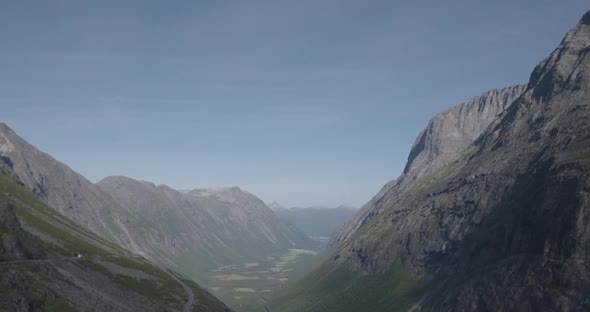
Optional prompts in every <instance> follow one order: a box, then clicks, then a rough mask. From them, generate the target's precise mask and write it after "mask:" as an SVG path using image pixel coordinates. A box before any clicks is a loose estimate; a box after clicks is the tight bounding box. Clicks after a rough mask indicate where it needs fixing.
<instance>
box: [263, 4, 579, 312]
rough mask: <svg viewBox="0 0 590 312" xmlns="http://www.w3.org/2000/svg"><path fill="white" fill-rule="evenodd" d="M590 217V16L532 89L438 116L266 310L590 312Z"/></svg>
mask: <svg viewBox="0 0 590 312" xmlns="http://www.w3.org/2000/svg"><path fill="white" fill-rule="evenodd" d="M484 74H485V73H484ZM589 216H590V12H587V13H586V14H585V15H584V16H583V18H582V19H581V21H580V22H579V23H578V24H577V25H576V26H575V27H574V28H573V29H572V30H571V31H570V32H568V33H567V35H566V36H565V38H564V39H563V41H562V42H561V44H560V45H559V47H558V48H557V49H556V50H555V51H553V53H551V55H549V57H547V58H546V59H545V60H543V61H542V62H541V63H540V64H539V65H537V66H536V67H535V69H534V70H533V72H532V74H531V76H530V80H529V83H528V84H527V85H526V86H514V87H509V88H504V89H498V90H493V91H490V92H487V93H485V94H483V95H481V96H479V97H476V98H473V99H471V100H469V101H467V102H465V103H463V104H460V105H459V106H456V107H454V108H451V109H450V110H448V111H446V112H444V113H441V114H439V115H437V116H436V117H434V118H433V119H432V120H431V121H430V122H429V123H428V126H427V128H426V129H425V130H424V131H422V132H421V133H420V134H419V136H418V138H417V139H416V143H415V144H414V146H413V147H412V150H411V152H410V155H409V157H408V162H407V165H406V168H405V170H404V172H403V174H402V175H401V176H400V177H399V178H398V179H396V180H394V181H391V182H390V183H388V184H386V185H385V186H384V187H383V188H382V189H381V191H380V192H379V193H378V194H377V195H376V196H375V197H374V198H373V199H371V201H369V202H368V203H367V204H366V205H365V206H364V207H362V209H361V210H360V211H359V212H358V213H357V214H356V216H355V217H354V218H353V219H352V220H351V221H350V222H348V223H347V224H346V225H345V226H343V227H342V228H341V229H340V230H338V231H337V232H336V233H335V234H334V235H333V237H332V241H331V243H330V246H331V248H333V249H334V250H335V251H334V252H332V253H331V254H330V257H329V260H328V261H326V262H325V263H324V264H323V265H322V266H321V267H320V268H318V269H317V270H315V271H314V272H312V273H311V274H309V276H308V277H306V278H304V279H302V280H300V281H298V282H296V283H292V284H290V285H288V286H287V287H285V288H283V289H282V290H280V291H279V292H278V293H277V294H275V296H274V298H273V299H272V301H271V305H270V307H271V309H272V311H281V312H289V311H293V312H295V311H310V312H313V311H318V312H319V311H343V312H346V311H424V310H426V311H590V300H589V299H588V298H590V265H589V262H588V261H587V260H588V256H589V253H590V217H589Z"/></svg>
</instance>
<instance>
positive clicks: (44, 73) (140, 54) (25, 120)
mask: <svg viewBox="0 0 590 312" xmlns="http://www.w3.org/2000/svg"><path fill="white" fill-rule="evenodd" d="M587 9H590V5H589V4H588V1H587V0H583V1H574V0H572V1H555V0H551V1H543V0H534V1H533V0H529V1H514V0H513V1H473V0H470V1H439V0H430V1H392V0H390V1H360V0H355V1H336V0H325V1H322V0H313V1H311V0H299V1H282V0H272V1H223V0H221V1H220V0H217V1H197V0H193V1H143V0H142V1H121V0H117V1H81V0H75V1H58V0H54V1H25V0H19V1H8V0H0V112H1V113H0V114H1V115H0V116H1V118H0V120H3V121H5V122H7V123H8V124H9V125H10V126H11V127H12V128H13V129H15V131H17V133H19V134H21V135H22V136H23V137H24V138H25V139H27V140H29V141H30V142H31V143H33V144H35V145H36V146H38V147H39V148H41V149H42V150H44V151H46V152H48V153H49V154H51V155H53V156H54V157H56V158H57V159H59V160H61V161H63V162H65V163H67V164H68V165H70V166H71V167H72V168H73V169H75V170H76V171H78V172H80V173H82V174H84V175H85V176H86V177H88V178H89V179H91V180H92V181H97V180H99V179H101V178H103V177H105V176H108V175H114V174H119V175H127V176H130V177H133V178H138V179H145V180H150V181H154V182H156V183H163V184H168V185H170V186H172V187H176V188H196V187H210V186H226V185H227V186H230V185H238V186H240V187H242V188H244V189H246V190H248V191H250V192H252V193H254V194H256V195H258V196H259V197H261V198H262V199H263V200H265V201H275V200H276V201H279V202H281V203H283V204H284V205H287V206H294V205H298V206H303V205H312V204H324V205H337V204H349V205H360V204H362V203H364V202H366V201H367V200H368V199H369V198H370V197H371V196H372V195H373V194H374V193H376V192H377V191H378V190H379V188H380V187H381V186H382V185H383V184H384V183H385V182H387V181H388V180H390V179H393V178H395V177H397V176H398V175H399V174H400V172H401V171H402V169H403V166H404V164H405V161H406V159H407V155H408V152H409V148H410V146H411V145H412V143H413V141H414V138H415V137H416V135H417V133H418V132H419V131H420V130H421V129H422V128H423V127H424V126H425V124H426V122H427V121H428V119H429V118H430V117H432V116H433V115H435V114H436V113H438V112H440V111H442V110H444V109H445V108H447V107H450V106H453V105H455V104H458V103H459V102H461V101H463V100H465V99H467V98H469V97H472V96H475V95H478V94H480V93H482V92H483V91H486V90H488V89H491V88H496V87H504V86H508V85H512V84H516V83H524V82H526V81H527V80H528V77H529V74H530V72H531V70H532V68H533V67H534V65H535V64H536V63H538V62H539V61H540V60H541V59H542V58H543V57H545V56H546V55H547V54H548V53H550V52H551V51H552V50H553V49H554V48H555V47H556V46H557V45H558V44H559V41H560V40H561V38H562V37H563V35H564V34H565V32H566V31H567V30H568V29H569V28H571V27H572V26H573V25H574V24H575V23H576V22H577V21H578V19H579V18H580V17H581V16H582V15H583V13H584V12H585V10H587Z"/></svg>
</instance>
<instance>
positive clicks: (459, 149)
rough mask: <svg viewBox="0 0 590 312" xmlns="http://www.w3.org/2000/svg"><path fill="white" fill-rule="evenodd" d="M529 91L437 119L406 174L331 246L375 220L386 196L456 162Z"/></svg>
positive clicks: (477, 102)
mask: <svg viewBox="0 0 590 312" xmlns="http://www.w3.org/2000/svg"><path fill="white" fill-rule="evenodd" d="M525 89H526V85H518V86H513V87H507V88H503V89H494V90H491V91H488V92H486V93H484V94H482V95H480V96H477V97H474V98H471V99H469V100H467V101H466V102H463V103H461V104H459V105H457V106H455V107H453V108H451V109H449V110H446V111H444V112H442V113H440V114H438V115H436V116H434V118H432V119H431V120H430V121H429V122H428V126H427V127H426V129H424V130H422V132H420V134H419V135H418V137H417V138H416V141H415V142H414V145H413V146H412V149H411V151H410V155H409V156H408V162H407V164H406V167H405V169H404V172H403V174H402V175H401V176H400V177H399V178H398V179H396V180H394V181H391V182H389V183H387V184H386V185H385V186H384V187H383V188H382V189H381V191H379V193H377V194H376V195H375V196H374V197H373V198H372V199H371V200H370V201H369V202H368V203H367V204H366V205H364V206H363V207H362V208H361V209H360V210H359V212H358V213H357V214H356V216H355V217H354V218H353V219H352V220H350V221H349V222H348V223H347V224H345V225H344V226H343V227H342V228H340V229H339V230H338V231H337V232H336V233H334V235H333V237H332V241H331V243H330V244H331V245H336V244H338V243H339V242H341V241H344V240H346V239H348V238H349V237H350V236H351V235H352V234H353V233H354V231H356V230H357V229H358V228H359V227H360V226H361V225H362V224H364V223H366V222H368V221H369V220H370V219H371V218H372V217H373V216H375V215H376V214H377V213H378V210H377V208H376V206H378V203H379V202H380V201H381V200H382V199H383V197H384V196H385V195H386V194H387V195H388V196H393V194H399V193H400V192H402V191H403V190H404V189H406V188H407V187H408V186H410V185H412V184H413V183H414V182H416V181H417V180H419V179H420V178H421V177H422V176H424V175H427V174H429V173H432V172H434V171H436V170H437V169H439V168H441V167H443V166H445V165H448V164H449V163H451V162H453V161H455V160H456V159H457V158H458V157H459V156H460V155H461V154H462V153H463V152H464V150H465V149H466V148H467V147H468V146H469V145H471V144H472V143H473V142H474V141H475V139H477V138H478V137H479V136H480V135H481V134H482V133H483V132H484V130H485V129H486V128H487V127H488V126H489V125H490V124H491V123H492V121H494V120H495V119H496V118H498V116H499V115H501V114H502V113H504V111H506V109H507V108H508V107H509V106H510V105H511V104H512V102H513V101H514V100H515V99H517V98H518V97H519V96H520V95H522V93H523V92H524V90H525Z"/></svg>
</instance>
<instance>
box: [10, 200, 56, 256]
mask: <svg viewBox="0 0 590 312" xmlns="http://www.w3.org/2000/svg"><path fill="white" fill-rule="evenodd" d="M44 257H45V253H44V252H43V250H42V249H41V248H40V247H39V244H37V242H36V241H35V239H34V238H33V236H32V235H31V234H30V233H28V232H26V231H25V230H23V229H22V227H21V224H20V221H19V220H18V218H17V217H16V214H15V212H14V206H13V205H12V204H10V203H7V202H4V201H0V263H1V262H3V261H14V260H23V259H41V258H44Z"/></svg>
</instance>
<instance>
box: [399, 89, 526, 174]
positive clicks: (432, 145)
mask: <svg viewBox="0 0 590 312" xmlns="http://www.w3.org/2000/svg"><path fill="white" fill-rule="evenodd" d="M525 89H526V85H518V86H514V87H508V88H503V89H494V90H491V91H488V92H486V93H484V94H482V95H480V96H477V97H474V98H472V99H470V100H468V101H466V102H464V103H461V104H459V105H457V106H455V107H453V108H451V109H449V110H447V111H445V112H443V113H440V114H438V115H436V116H435V117H434V118H432V119H431V120H430V121H429V122H428V126H427V127H426V129H424V130H423V131H422V132H420V134H419V135H418V138H416V142H415V143H414V145H413V146H412V150H411V151H410V155H409V156H408V162H407V164H406V167H405V169H404V179H405V180H407V181H406V183H407V182H410V181H415V180H417V179H419V178H420V177H422V176H423V175H425V174H428V173H429V172H432V171H434V170H436V169H438V168H440V167H442V166H444V165H447V164H449V163H451V162H452V161H454V160H455V159H457V157H459V156H460V155H461V153H462V152H463V151H464V150H465V148H466V147H467V146H469V145H471V144H472V143H473V142H474V141H475V139H477V137H479V136H480V135H481V134H482V133H483V132H484V130H485V129H486V128H487V127H488V126H489V125H490V124H491V123H492V121H493V120H494V119H496V118H498V115H500V114H502V113H503V112H504V111H505V110H506V109H507V108H508V107H509V106H510V104H512V102H513V101H514V100H515V99H517V98H518V97H519V96H520V95H521V94H522V93H523V92H524V90H525Z"/></svg>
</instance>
